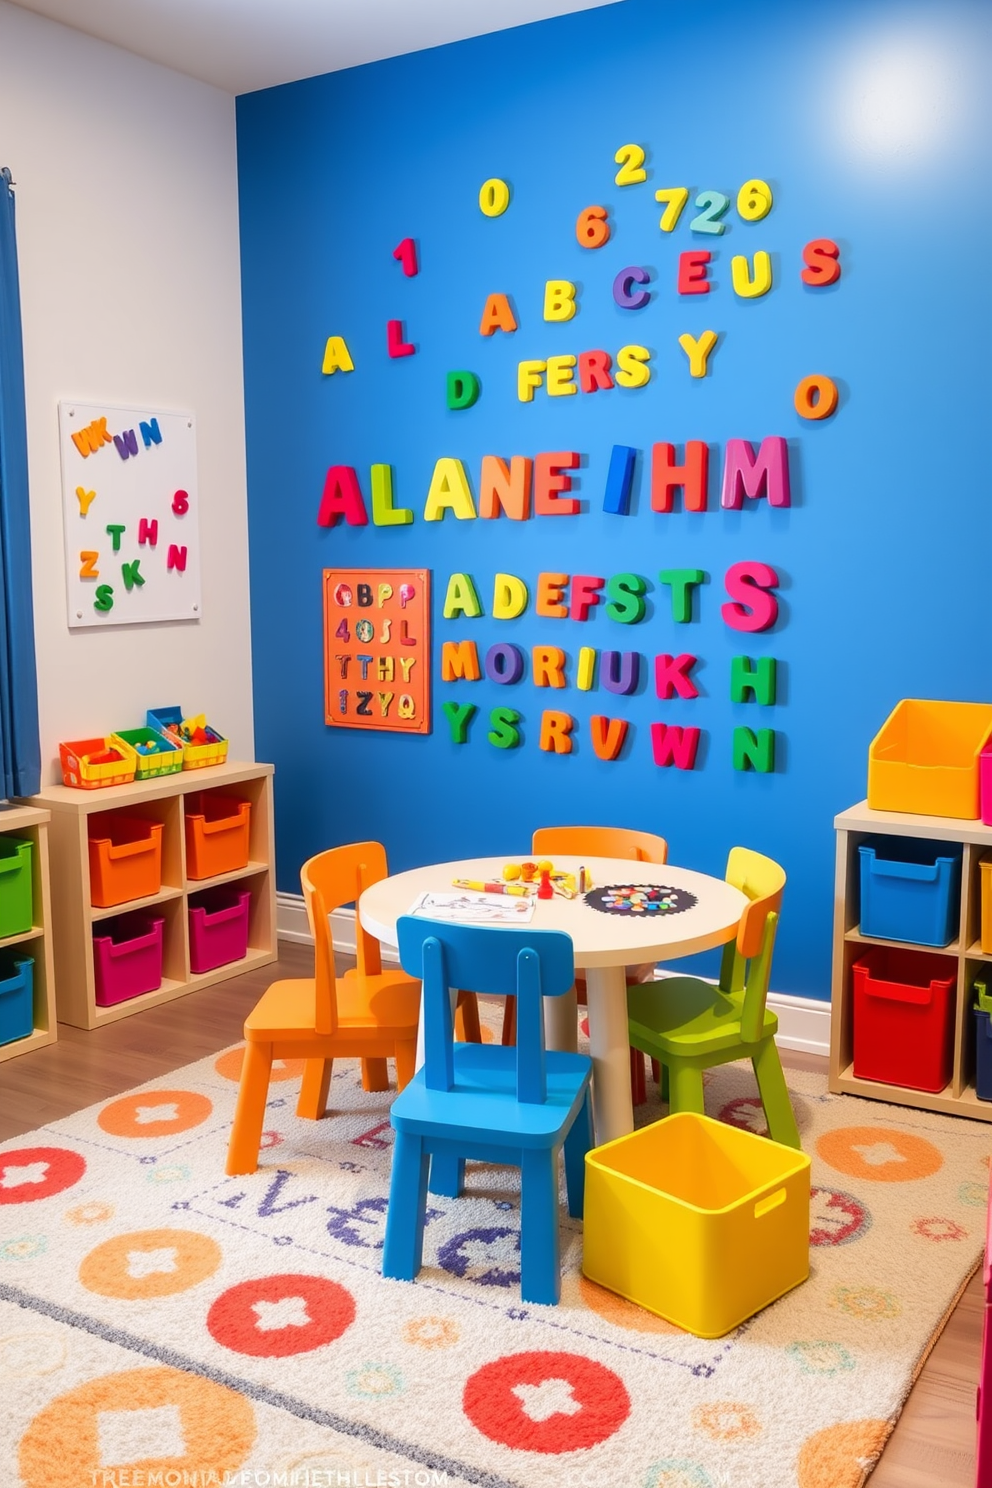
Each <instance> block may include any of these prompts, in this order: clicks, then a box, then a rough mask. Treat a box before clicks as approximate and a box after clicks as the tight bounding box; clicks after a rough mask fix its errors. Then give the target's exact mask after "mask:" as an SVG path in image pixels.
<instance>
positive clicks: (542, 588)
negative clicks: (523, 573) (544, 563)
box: [535, 573, 568, 620]
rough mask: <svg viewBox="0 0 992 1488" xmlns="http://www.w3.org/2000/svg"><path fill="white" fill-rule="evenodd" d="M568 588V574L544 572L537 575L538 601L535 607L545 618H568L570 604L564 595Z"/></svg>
mask: <svg viewBox="0 0 992 1488" xmlns="http://www.w3.org/2000/svg"><path fill="white" fill-rule="evenodd" d="M567 588H568V574H563V573H542V574H538V576H537V602H536V604H535V609H536V610H537V613H538V614H539V615H543V616H544V618H545V620H567V618H568V605H566V604H562V602H561V601H562V597H563V596H564V593H565V590H566V589H567Z"/></svg>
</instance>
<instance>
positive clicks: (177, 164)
mask: <svg viewBox="0 0 992 1488" xmlns="http://www.w3.org/2000/svg"><path fill="white" fill-rule="evenodd" d="M0 165H7V166H9V167H10V170H11V173H12V175H13V178H14V180H15V182H16V183H17V185H16V197H17V235H18V257H19V261H20V278H21V310H22V316H23V322H24V359H25V376H26V382H27V417H28V455H29V469H30V480H31V527H32V549H33V578H34V609H35V637H36V645H37V660H38V680H39V693H40V712H41V743H42V760H43V772H42V780H43V782H49V781H52V780H55V779H56V778H57V775H56V769H55V761H56V759H57V755H58V747H57V746H58V742H59V740H61V739H80V738H87V737H89V736H91V735H93V734H100V733H103V732H105V731H107V732H109V730H111V729H112V728H121V727H128V726H137V725H140V724H142V723H143V722H144V715H145V709H146V708H147V707H148V706H153V707H154V706H156V705H161V704H172V703H178V704H180V705H181V706H182V707H183V708H184V709H185V710H187V711H188V712H192V711H197V712H206V714H207V717H208V719H209V721H210V722H211V723H213V724H215V725H217V726H218V727H220V728H221V729H222V731H223V732H224V733H226V734H227V735H228V737H229V738H230V740H231V746H230V751H231V758H233V759H251V758H253V752H252V751H253V732H252V714H251V662H250V648H249V614H248V539H247V511H246V483H245V449H244V396H243V391H244V390H243V378H242V363H241V304H240V270H239V258H238V218H237V176H236V159H235V126H234V99H233V98H232V97H231V96H230V95H228V94H226V93H223V92H220V91H219V90H218V89H215V88H211V87H209V86H207V85H206V84H204V83H199V82H195V81H193V80H191V79H189V78H186V77H183V76H181V75H180V74H179V73H176V72H171V71H169V70H168V69H167V68H164V67H159V66H157V65H155V64H154V63H151V62H146V61H144V60H142V59H141V58H138V57H135V56H133V55H132V54H131V53H129V52H125V51H122V50H120V49H119V48H117V47H114V46H110V45H108V44H107V43H105V42H102V41H95V40H93V39H92V38H90V37H87V36H83V35H82V34H80V33H78V32H76V31H73V30H70V29H69V28H67V27H64V26H60V25H58V24H56V23H55V22H52V21H48V20H44V19H42V18H41V17H39V16H36V15H33V14H31V13H29V12H26V11H23V10H19V9H17V8H16V7H14V6H12V5H8V4H7V3H5V0H0ZM60 398H78V399H80V400H81V401H83V402H106V403H108V404H111V405H114V404H118V405H124V406H127V405H131V406H134V405H142V404H143V405H147V406H149V407H151V408H161V409H162V410H169V409H191V410H192V411H193V412H194V413H195V415H196V420H197V457H198V479H199V495H200V545H201V561H202V586H203V618H202V620H200V621H198V622H194V623H186V622H183V623H176V624H172V625H139V626H118V627H116V628H113V629H109V630H103V631H99V632H96V631H86V632H75V633H70V631H69V629H68V627H67V624H66V613H65V560H64V551H63V536H62V511H61V487H60V473H59V447H58V413H57V410H58V402H59V399H60Z"/></svg>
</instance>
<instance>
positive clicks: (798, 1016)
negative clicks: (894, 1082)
mask: <svg viewBox="0 0 992 1488" xmlns="http://www.w3.org/2000/svg"><path fill="white" fill-rule="evenodd" d="M276 923H277V927H278V935H279V939H280V940H291V941H295V942H297V943H298V944H301V945H311V944H312V936H311V934H310V926H309V925H308V923H307V913H306V910H305V908H304V906H303V896H302V894H277V895H276ZM331 934H332V935H333V937H334V945H335V948H336V949H337V950H339V951H341V952H342V953H343V954H344V955H346V956H347V955H352V956H353V955H354V954H355V911H354V910H353V909H339V910H337V911H335V913H334V914H333V915H332V916H331ZM382 959H383V960H384V961H386V962H388V963H390V964H391V965H395V964H396V952H395V951H391V950H390V949H389V948H388V947H387V946H384V947H383V955H382ZM768 1006H769V1007H770V1008H771V1009H772V1011H773V1012H775V1013H777V1014H778V1038H777V1040H776V1042H777V1043H778V1044H779V1045H780V1046H781V1047H782V1048H783V1049H795V1050H796V1051H797V1052H799V1053H803V1054H822V1055H823V1056H824V1057H826V1056H827V1055H828V1054H829V1053H830V1004H829V1002H822V1001H820V1000H818V999H814V998H812V997H791V996H790V995H789V994H788V993H787V992H769V994H768Z"/></svg>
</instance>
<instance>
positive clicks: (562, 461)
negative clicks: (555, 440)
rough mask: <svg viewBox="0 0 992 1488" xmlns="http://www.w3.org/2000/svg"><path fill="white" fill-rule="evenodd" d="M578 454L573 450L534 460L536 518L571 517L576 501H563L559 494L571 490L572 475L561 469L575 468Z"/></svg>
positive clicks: (575, 507) (577, 507)
mask: <svg viewBox="0 0 992 1488" xmlns="http://www.w3.org/2000/svg"><path fill="white" fill-rule="evenodd" d="M578 464H579V455H578V454H577V453H576V451H574V450H564V451H559V452H557V453H555V454H547V455H538V457H537V459H536V460H535V462H534V513H535V515H536V516H538V517H574V516H575V515H576V513H577V512H578V510H579V503H578V502H577V501H576V500H575V499H574V497H573V498H570V499H567V500H563V499H562V496H561V493H562V492H564V491H570V490H571V489H572V477H571V476H570V475H567V474H566V473H565V472H566V471H568V470H575V469H577V467H578Z"/></svg>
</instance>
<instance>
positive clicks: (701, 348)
mask: <svg viewBox="0 0 992 1488" xmlns="http://www.w3.org/2000/svg"><path fill="white" fill-rule="evenodd" d="M679 345H680V346H681V348H682V350H683V351H684V352H685V354H686V356H687V357H688V358H689V376H690V377H705V376H706V359H707V357H708V356H709V354H710V352H711V351H712V350H713V348H714V346H715V345H716V331H704V332H703V334H702V335H701V336H700V337H699V339H698V341H697V339H696V337H695V336H690V335H689V333H688V331H686V333H685V335H684V336H680V337H679Z"/></svg>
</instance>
